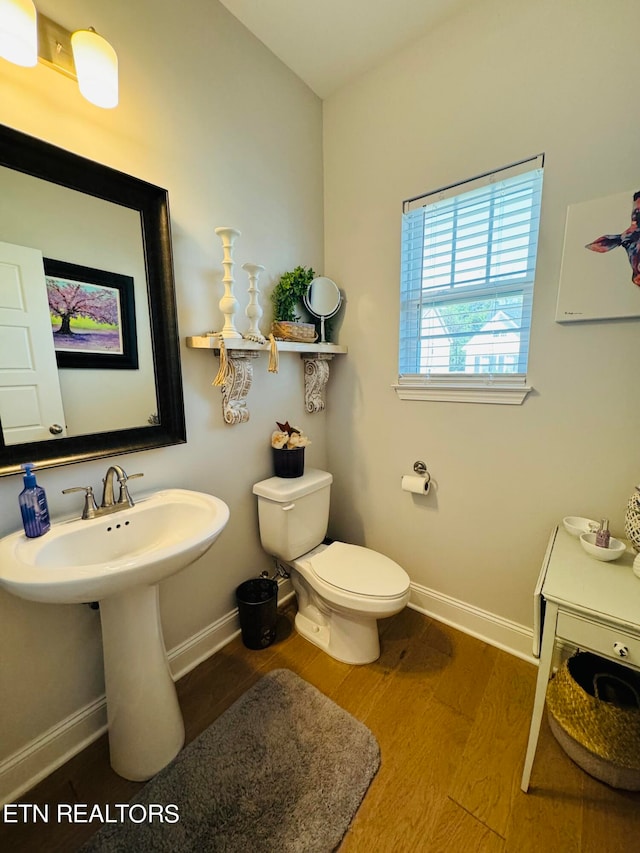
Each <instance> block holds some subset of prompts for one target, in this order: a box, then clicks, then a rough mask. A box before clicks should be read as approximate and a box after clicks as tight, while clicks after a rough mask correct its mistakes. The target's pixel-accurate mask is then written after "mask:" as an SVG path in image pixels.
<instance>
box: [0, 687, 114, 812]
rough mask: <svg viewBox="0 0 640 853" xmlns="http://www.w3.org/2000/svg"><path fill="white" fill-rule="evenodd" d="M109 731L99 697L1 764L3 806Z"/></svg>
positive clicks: (103, 703) (104, 707) (0, 777)
mask: <svg viewBox="0 0 640 853" xmlns="http://www.w3.org/2000/svg"><path fill="white" fill-rule="evenodd" d="M106 730H107V705H106V702H105V700H104V696H101V697H99V698H98V699H96V700H95V701H93V702H90V703H89V704H88V705H85V706H84V708H80V709H79V710H78V711H76V713H75V714H71V716H69V717H67V718H66V719H64V720H62V721H61V722H60V723H57V724H56V725H55V726H52V727H51V728H50V729H49V730H48V731H46V732H43V733H42V734H41V735H40V736H39V737H37V738H35V739H34V740H32V741H30V742H29V743H28V744H27V745H26V746H24V747H23V748H22V749H20V750H18V751H17V752H14V753H13V755H10V756H9V757H8V758H5V759H4V761H2V762H0V806H3V805H4V804H5V803H13V802H15V801H16V800H17V799H18V798H19V797H21V796H22V794H24V793H25V791H28V790H29V789H30V788H33V786H34V785H37V784H38V782H41V781H42V780H43V779H45V778H46V777H47V776H49V774H50V773H53V771H54V770H57V769H58V767H61V766H62V765H63V764H64V763H65V762H66V761H68V760H69V759H70V758H73V756H74V755H76V754H77V753H78V752H80V751H81V750H83V749H84V748H85V747H87V746H89V744H90V743H93V741H94V740H97V739H98V738H99V737H100V735H102V734H104V732H106Z"/></svg>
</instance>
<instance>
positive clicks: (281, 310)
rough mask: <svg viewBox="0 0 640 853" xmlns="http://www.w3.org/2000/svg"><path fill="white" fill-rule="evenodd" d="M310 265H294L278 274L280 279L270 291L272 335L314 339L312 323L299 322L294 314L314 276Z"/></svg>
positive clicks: (299, 339) (302, 339)
mask: <svg viewBox="0 0 640 853" xmlns="http://www.w3.org/2000/svg"><path fill="white" fill-rule="evenodd" d="M315 275H316V274H315V272H314V271H313V269H312V268H311V267H309V268H308V269H305V267H300V266H299V267H296V268H295V269H294V270H291V271H290V272H285V273H283V274H282V275H281V276H280V281H279V282H278V283H277V284H276V286H275V287H274V288H273V290H272V292H271V304H272V305H273V325H272V328H271V331H272V332H273V335H274V337H276V338H284V339H285V340H289V341H302V342H304V343H309V342H312V341H314V340H315V339H316V332H315V326H314V324H313V323H301V322H300V319H301V318H300V317H299V316H298V315H297V314H296V311H297V309H298V306H299V305H300V303H301V302H302V297H303V296H304V295H305V293H306V292H307V288H308V287H309V285H310V284H311V282H312V281H313V279H314V278H315Z"/></svg>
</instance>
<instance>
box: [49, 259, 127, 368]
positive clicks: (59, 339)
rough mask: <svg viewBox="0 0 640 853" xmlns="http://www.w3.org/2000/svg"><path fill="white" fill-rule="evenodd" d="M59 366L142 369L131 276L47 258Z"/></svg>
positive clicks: (50, 300) (53, 328)
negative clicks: (139, 358)
mask: <svg viewBox="0 0 640 853" xmlns="http://www.w3.org/2000/svg"><path fill="white" fill-rule="evenodd" d="M44 273H45V281H46V285H47V296H48V299H49V310H50V312H51V326H52V331H53V342H54V347H55V352H56V360H57V362H58V367H75V368H78V367H80V368H93V369H95V368H107V369H124V370H137V369H138V343H137V336H136V316H135V303H134V281H133V278H132V277H131V276H128V275H121V274H119V273H114V272H107V271H106V270H98V269H93V268H92V267H83V266H79V265H78V264H70V263H67V262H66V261H56V260H53V259H51V258H45V259H44Z"/></svg>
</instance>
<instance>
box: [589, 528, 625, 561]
mask: <svg viewBox="0 0 640 853" xmlns="http://www.w3.org/2000/svg"><path fill="white" fill-rule="evenodd" d="M580 544H581V545H582V547H583V548H584V550H585V551H586V552H587V554H589V556H590V557H595V558H596V560H607V561H608V560H617V559H618V557H622V555H623V554H624V552H625V551H626V550H627V546H626V545H625V544H624V542H621V541H620V540H619V539H614V538H613V536H612V537H611V539H610V540H609V547H608V548H599V547H598V546H597V545H596V534H595V533H583V534H582V535H581V536H580Z"/></svg>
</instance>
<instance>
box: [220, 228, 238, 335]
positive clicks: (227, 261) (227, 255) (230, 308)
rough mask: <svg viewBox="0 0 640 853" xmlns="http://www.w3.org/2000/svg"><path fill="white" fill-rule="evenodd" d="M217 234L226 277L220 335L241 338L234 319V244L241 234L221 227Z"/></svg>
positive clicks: (235, 301)
mask: <svg viewBox="0 0 640 853" xmlns="http://www.w3.org/2000/svg"><path fill="white" fill-rule="evenodd" d="M215 231H216V234H217V235H218V237H220V239H221V240H222V250H223V258H222V266H223V267H224V276H223V278H222V283H223V285H224V296H223V297H222V299H221V300H220V302H219V303H218V304H219V307H220V310H221V311H222V313H223V315H224V326H223V327H222V331H221V332H220V334H221V335H222V337H223V338H225V339H226V338H241V337H242V335H241V334H240V332H239V331H238V330H237V329H236V327H235V325H234V322H233V318H234V315H235V313H236V309H237V307H238V300H237V299H236V298H235V296H234V295H233V284H234V281H233V266H234V262H233V244H234V241H235V239H236V237H239V236H240V232H239V231H238V230H237V229H236V228H228V227H226V226H225V227H221V228H216V229H215Z"/></svg>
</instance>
